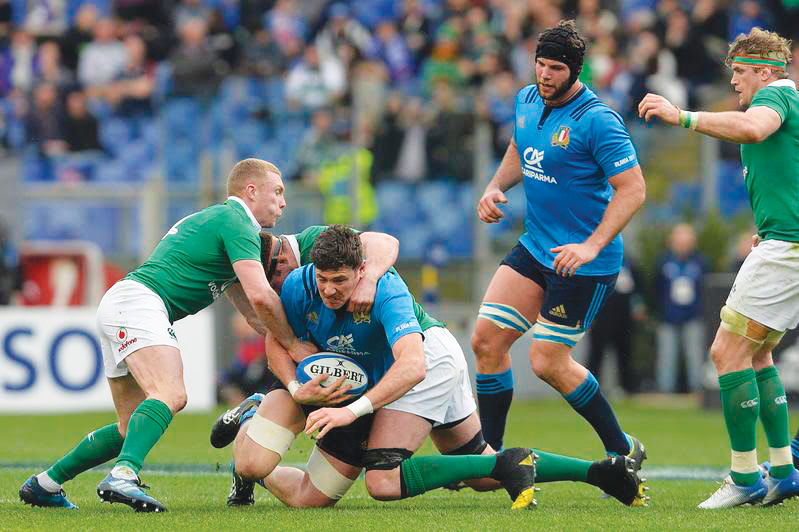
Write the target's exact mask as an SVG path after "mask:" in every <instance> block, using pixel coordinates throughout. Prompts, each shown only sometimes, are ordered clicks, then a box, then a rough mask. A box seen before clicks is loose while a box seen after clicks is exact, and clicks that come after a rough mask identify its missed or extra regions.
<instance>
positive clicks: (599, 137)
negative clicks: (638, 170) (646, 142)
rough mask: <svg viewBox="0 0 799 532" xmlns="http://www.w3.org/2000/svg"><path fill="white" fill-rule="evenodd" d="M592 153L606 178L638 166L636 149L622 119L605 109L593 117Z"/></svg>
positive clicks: (610, 110)
mask: <svg viewBox="0 0 799 532" xmlns="http://www.w3.org/2000/svg"><path fill="white" fill-rule="evenodd" d="M590 127H591V134H590V136H589V138H590V139H591V144H590V146H591V153H592V155H593V157H594V160H595V161H596V163H597V164H598V165H599V166H600V168H602V172H603V173H604V174H605V176H606V177H608V178H611V177H613V176H614V175H616V174H620V173H622V172H623V171H625V170H628V169H630V168H633V167H634V166H637V165H638V157H637V156H636V154H635V147H634V146H633V142H632V140H631V139H630V134H629V133H628V132H627V129H626V128H625V127H624V122H623V121H622V119H621V117H620V116H619V115H618V114H617V113H615V112H614V111H613V110H612V109H610V108H608V107H604V106H603V108H602V109H600V110H598V111H597V112H595V113H592V115H591V124H590Z"/></svg>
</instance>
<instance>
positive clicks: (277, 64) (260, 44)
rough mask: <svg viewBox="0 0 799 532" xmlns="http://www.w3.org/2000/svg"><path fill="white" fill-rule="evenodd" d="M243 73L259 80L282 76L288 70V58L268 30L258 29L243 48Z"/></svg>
mask: <svg viewBox="0 0 799 532" xmlns="http://www.w3.org/2000/svg"><path fill="white" fill-rule="evenodd" d="M243 55H244V64H243V66H242V69H243V73H244V74H245V75H248V76H255V77H259V78H271V77H273V76H278V75H282V74H284V73H285V72H286V69H287V68H288V58H287V57H286V56H284V55H283V51H282V50H281V49H280V47H279V46H278V45H277V43H276V42H275V41H274V40H273V39H272V35H271V34H270V33H269V30H267V29H263V28H261V29H258V30H256V31H255V33H253V34H252V35H250V36H249V37H248V38H247V40H246V41H245V44H244V46H243Z"/></svg>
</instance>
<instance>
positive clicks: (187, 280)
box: [125, 200, 261, 321]
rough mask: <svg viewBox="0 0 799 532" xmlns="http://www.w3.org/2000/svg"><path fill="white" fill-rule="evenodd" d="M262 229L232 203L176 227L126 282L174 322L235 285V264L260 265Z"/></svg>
mask: <svg viewBox="0 0 799 532" xmlns="http://www.w3.org/2000/svg"><path fill="white" fill-rule="evenodd" d="M258 231H259V228H258V227H257V226H256V224H255V222H254V220H252V219H250V218H249V215H248V213H247V212H246V211H245V210H244V208H243V206H242V205H240V204H239V203H238V202H236V201H234V200H228V201H227V202H225V203H223V204H220V205H212V206H210V207H207V208H205V209H203V210H201V211H198V212H196V213H193V214H191V215H189V216H187V217H185V218H183V219H182V220H180V221H178V222H177V223H176V224H175V225H174V226H172V228H171V229H170V230H169V231H168V232H167V233H166V235H164V237H163V238H162V239H161V241H160V242H159V243H158V245H156V247H155V249H154V250H153V252H152V253H151V254H150V256H149V257H148V258H147V260H145V261H144V263H142V265H141V266H139V267H138V268H136V269H135V270H134V271H132V272H130V273H129V274H128V275H127V276H126V277H125V278H126V279H133V280H136V281H139V282H141V283H142V284H144V285H145V286H147V287H149V288H150V289H151V290H153V291H154V292H155V293H157V294H158V295H159V296H161V299H163V300H164V304H165V305H166V308H167V311H168V312H169V319H170V321H175V320H179V319H180V318H182V317H184V316H187V315H189V314H194V313H195V312H198V311H200V310H202V309H203V308H205V307H207V306H208V305H210V304H211V303H213V301H214V300H215V299H216V298H218V297H219V296H220V295H221V294H222V293H223V292H224V291H225V289H226V288H227V287H228V286H229V285H230V284H231V283H232V282H233V281H234V280H235V279H236V274H235V272H234V271H233V265H232V263H233V262H235V261H236V260H242V259H251V260H259V261H260V250H261V247H260V246H261V243H260V239H259V237H258Z"/></svg>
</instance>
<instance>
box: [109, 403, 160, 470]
mask: <svg viewBox="0 0 799 532" xmlns="http://www.w3.org/2000/svg"><path fill="white" fill-rule="evenodd" d="M170 421H172V412H171V411H170V410H169V407H168V406H166V405H165V404H164V403H162V402H161V401H159V400H158V399H145V400H144V401H142V402H141V403H140V404H139V406H138V407H136V410H134V411H133V414H132V415H131V416H130V421H129V422H128V433H127V437H126V438H125V443H124V444H123V446H122V452H121V453H120V454H119V459H118V460H117V463H116V465H117V466H120V465H123V466H128V467H130V468H131V469H133V471H134V472H136V474H138V473H139V471H140V470H141V468H142V463H143V462H144V457H145V456H147V453H149V452H150V449H152V448H153V446H154V445H155V444H156V443H157V442H158V440H159V439H160V438H161V436H162V435H163V434H164V431H166V428H167V427H168V426H169V422H170Z"/></svg>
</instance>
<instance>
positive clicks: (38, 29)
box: [25, 0, 67, 37]
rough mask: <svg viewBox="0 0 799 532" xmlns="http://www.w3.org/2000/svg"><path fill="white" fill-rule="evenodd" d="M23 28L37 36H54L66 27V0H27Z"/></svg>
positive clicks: (62, 31) (61, 32)
mask: <svg viewBox="0 0 799 532" xmlns="http://www.w3.org/2000/svg"><path fill="white" fill-rule="evenodd" d="M27 4H28V6H27V7H28V11H27V14H26V16H25V29H26V30H28V31H29V32H30V33H31V34H32V35H35V36H37V37H54V36H58V35H61V34H63V33H64V31H65V30H66V29H67V0H35V1H29V2H27Z"/></svg>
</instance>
